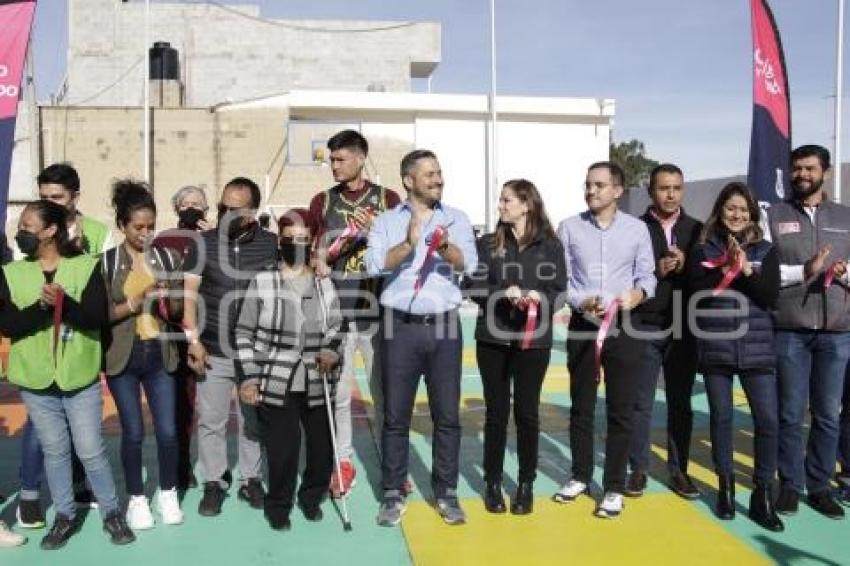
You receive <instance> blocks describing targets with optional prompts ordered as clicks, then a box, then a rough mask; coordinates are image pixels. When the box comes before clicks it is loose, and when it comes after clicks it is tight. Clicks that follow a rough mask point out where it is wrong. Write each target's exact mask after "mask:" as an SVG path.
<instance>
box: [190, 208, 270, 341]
mask: <svg viewBox="0 0 850 566" xmlns="http://www.w3.org/2000/svg"><path fill="white" fill-rule="evenodd" d="M201 241H202V242H203V244H204V245H203V249H201V250H199V249H198V248H197V246H194V245H193V246H190V248H189V251H188V253H187V257H186V260H185V261H184V266H185V268H186V271H187V272H189V273H194V274H196V275H200V276H201V278H202V279H201V286H200V288H199V289H198V294H199V295H200V299H201V301H202V302H203V305H204V311H203V314H205V316H206V320H205V322H204V327H203V331H202V332H201V343H202V344H203V345H204V347H205V348H206V349H207V352H209V353H210V354H213V355H216V356H221V355H225V354H228V353H229V354H232V355H235V354H234V352H235V351H236V342H235V339H234V330H233V329H234V328H235V327H236V321H237V320H238V317H239V309H240V307H241V303H242V300H241V299H242V296H243V295H244V291H245V290H246V289H247V288H248V285H249V284H250V283H251V280H252V279H253V278H254V276H255V275H256V274H257V273H258V272H259V271H264V270H270V269H275V268H276V263H277V238H276V237H275V235H274V234H272V233H271V232H269V231H267V230H263V229H262V228H260V227H259V225H258V224H254V225H253V227H252V229H251V230H249V231H248V232H246V233H244V234H242V235H241V236H239V237H238V238H237V239H236V240H228V239H227V237H226V236H225V235H224V234H222V235H221V238H220V237H219V231H218V230H217V229H212V230H207V231H206V232H204V233H202V234H201ZM201 314H202V313H201V311H200V309H199V313H198V317H199V320H198V323H199V324H200V322H201V320H200V317H201ZM226 350H229V352H227V351H226Z"/></svg>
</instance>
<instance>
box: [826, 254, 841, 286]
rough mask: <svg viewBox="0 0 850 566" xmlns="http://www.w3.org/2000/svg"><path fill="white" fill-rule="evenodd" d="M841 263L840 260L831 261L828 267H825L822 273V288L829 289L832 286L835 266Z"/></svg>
mask: <svg viewBox="0 0 850 566" xmlns="http://www.w3.org/2000/svg"><path fill="white" fill-rule="evenodd" d="M839 263H841V261H840V260H839V261H833V262H832V263H831V264H830V265H829V267H827V268H826V272H825V273H824V274H823V287H824V289H829V288H830V287H832V284H833V282H834V281H835V266H836V265H838V264H839Z"/></svg>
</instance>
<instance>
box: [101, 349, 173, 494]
mask: <svg viewBox="0 0 850 566" xmlns="http://www.w3.org/2000/svg"><path fill="white" fill-rule="evenodd" d="M107 383H108V384H109V391H110V392H111V393H112V398H113V399H115V406H116V407H117V409H118V418H119V419H120V420H121V464H122V465H123V467H124V481H125V482H126V484H127V493H128V494H129V495H143V494H144V483H143V482H142V442H143V441H144V439H145V422H144V416H143V414H142V396H141V389H142V388H144V390H145V398H146V399H147V402H148V408H150V411H151V415H152V416H153V428H154V433H155V434H156V447H157V456H158V460H159V486H160V488H161V489H163V490H168V489H172V488H174V487H176V485H177V418H176V413H175V407H176V399H177V387H176V381H175V378H174V377H173V376H171V375H170V374H169V373H168V372H167V371H165V368H164V367H163V366H162V348H161V346H160V343H159V340H144V341H142V340H139V339H136V341H135V342H134V343H133V350H132V352H131V354H130V360H129V361H128V362H127V367H126V368H124V371H123V372H122V373H121V374H119V375H117V376H115V377H110V378H109V379H108V380H107Z"/></svg>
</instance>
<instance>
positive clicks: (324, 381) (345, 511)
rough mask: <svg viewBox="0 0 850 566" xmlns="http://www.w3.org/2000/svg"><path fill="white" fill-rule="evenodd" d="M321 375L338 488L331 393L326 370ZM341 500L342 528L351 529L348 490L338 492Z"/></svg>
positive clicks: (338, 468)
mask: <svg viewBox="0 0 850 566" xmlns="http://www.w3.org/2000/svg"><path fill="white" fill-rule="evenodd" d="M320 374H321V376H322V389H323V390H324V392H325V407H326V408H327V411H328V424H329V425H330V427H331V446H332V448H333V451H334V465H335V466H336V477H338V478H340V488H341V487H342V481H341V478H342V469H341V467H340V465H339V452H337V450H336V425H335V424H334V415H333V410H332V409H331V395H330V393H329V388H330V386H329V384H328V372H324V371H320ZM340 499H341V500H342V529H343V530H344V531H350V530H351V520H350V519H349V518H348V491H343V492H341V493H340Z"/></svg>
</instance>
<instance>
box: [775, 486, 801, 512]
mask: <svg viewBox="0 0 850 566" xmlns="http://www.w3.org/2000/svg"><path fill="white" fill-rule="evenodd" d="M799 506H800V494H799V493H797V490H795V489H793V488H791V487H790V486H785V485H783V486H782V487H780V488H779V497H777V498H776V512H777V513H779V514H780V515H786V516H788V515H796V514H797V509H798V508H799Z"/></svg>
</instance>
